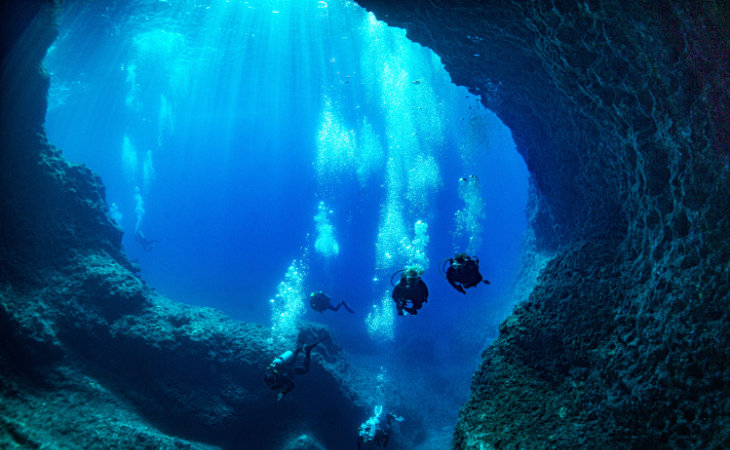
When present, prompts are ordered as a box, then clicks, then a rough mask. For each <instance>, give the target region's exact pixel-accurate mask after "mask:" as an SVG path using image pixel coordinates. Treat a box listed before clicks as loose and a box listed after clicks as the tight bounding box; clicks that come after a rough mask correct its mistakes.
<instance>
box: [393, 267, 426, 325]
mask: <svg viewBox="0 0 730 450" xmlns="http://www.w3.org/2000/svg"><path fill="white" fill-rule="evenodd" d="M398 273H401V276H400V281H398V284H396V285H393V293H392V294H391V297H392V298H393V300H394V301H395V307H396V309H397V310H398V315H399V316H402V315H403V311H404V310H405V311H406V312H407V313H408V314H413V315H416V314H418V310H419V309H421V307H422V306H423V304H424V303H425V302H427V301H428V288H427V287H426V283H424V282H423V280H421V275H423V269H422V268H421V266H418V265H414V266H408V267H406V268H405V269H403V270H399V271H398V272H396V273H394V274H393V276H392V277H390V284H393V278H394V277H395V276H396V275H397V274H398ZM409 301H410V302H411V306H408V302H409Z"/></svg>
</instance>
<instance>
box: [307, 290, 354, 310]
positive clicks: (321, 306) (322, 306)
mask: <svg viewBox="0 0 730 450" xmlns="http://www.w3.org/2000/svg"><path fill="white" fill-rule="evenodd" d="M309 306H311V307H312V309H313V310H315V311H317V312H319V313H320V314H321V313H323V312H325V311H326V310H328V309H329V310H330V311H337V310H339V309H340V306H344V307H345V309H346V310H347V311H348V312H349V313H350V314H354V313H355V311H353V309H352V308H350V305H348V304H347V303H345V301H344V300H343V301H341V302H340V303H338V304H337V306H334V305H332V299H331V298H330V297H329V296H328V295H327V294H325V293H324V292H322V291H317V292H312V293H311V294H310V295H309Z"/></svg>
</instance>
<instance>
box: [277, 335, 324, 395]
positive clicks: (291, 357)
mask: <svg viewBox="0 0 730 450" xmlns="http://www.w3.org/2000/svg"><path fill="white" fill-rule="evenodd" d="M328 337H329V336H325V337H323V338H322V339H320V340H318V341H317V342H315V343H314V344H309V345H304V346H302V345H300V346H298V347H297V349H296V350H294V351H291V350H287V351H285V352H284V353H282V354H281V355H279V356H277V357H276V358H274V360H273V361H271V363H270V364H269V365H268V367H267V368H266V371H265V372H264V382H265V383H266V386H268V387H269V389H271V390H274V391H278V393H279V394H278V396H277V400H281V398H282V397H283V396H284V395H285V394H287V393H289V392H291V390H292V389H294V375H303V374H305V373H307V372H309V360H310V356H311V354H312V349H313V348H314V347H316V346H317V345H319V344H320V343H321V342H322V341H324V340H325V339H327V338H328ZM302 350H304V361H303V362H302V365H301V366H296V362H297V357H298V356H299V353H301V351H302Z"/></svg>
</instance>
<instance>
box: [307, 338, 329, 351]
mask: <svg viewBox="0 0 730 450" xmlns="http://www.w3.org/2000/svg"><path fill="white" fill-rule="evenodd" d="M327 338H329V335H327V336H325V337H323V338H322V339H320V340H318V341H317V342H315V343H314V344H309V345H305V346H304V350H305V351H306V352H307V353H309V352H311V351H312V349H313V348H314V347H316V346H318V345H319V344H321V343H322V341H324V340H325V339H327Z"/></svg>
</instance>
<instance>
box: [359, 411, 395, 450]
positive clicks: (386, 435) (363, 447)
mask: <svg viewBox="0 0 730 450" xmlns="http://www.w3.org/2000/svg"><path fill="white" fill-rule="evenodd" d="M393 420H395V421H398V422H401V421H403V418H402V417H400V416H396V415H395V414H393V413H391V412H390V411H386V410H385V408H383V405H377V406H376V407H375V410H374V411H373V415H372V416H371V417H370V418H369V419H368V420H366V421H365V422H363V423H362V424H361V425H360V428H359V430H358V435H357V450H381V449H384V448H385V447H387V446H388V441H389V440H390V434H391V433H392V432H393Z"/></svg>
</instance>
